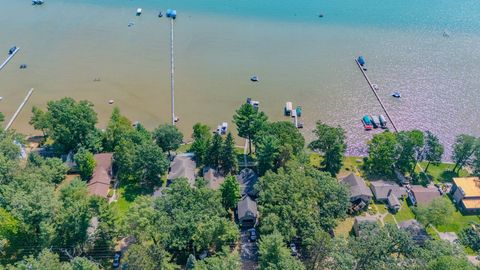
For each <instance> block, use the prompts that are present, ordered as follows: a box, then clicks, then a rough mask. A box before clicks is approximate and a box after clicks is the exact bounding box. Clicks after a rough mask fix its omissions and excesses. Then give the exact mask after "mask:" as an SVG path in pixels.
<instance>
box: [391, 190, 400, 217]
mask: <svg viewBox="0 0 480 270" xmlns="http://www.w3.org/2000/svg"><path fill="white" fill-rule="evenodd" d="M387 205H388V209H390V211H392V212H393V213H396V212H398V210H400V208H401V207H402V204H401V203H400V201H399V200H398V197H397V196H396V195H395V193H394V192H393V190H390V191H389V193H388V196H387Z"/></svg>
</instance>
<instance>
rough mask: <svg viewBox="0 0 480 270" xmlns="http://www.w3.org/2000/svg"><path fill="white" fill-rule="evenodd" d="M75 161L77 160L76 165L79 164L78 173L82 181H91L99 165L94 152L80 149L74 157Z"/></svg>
mask: <svg viewBox="0 0 480 270" xmlns="http://www.w3.org/2000/svg"><path fill="white" fill-rule="evenodd" d="M73 160H75V164H77V168H78V172H79V173H80V177H81V178H82V180H84V181H88V180H90V178H92V175H93V171H94V170H95V166H96V165H97V164H96V161H95V158H94V156H93V154H92V152H90V151H88V150H87V149H85V148H80V149H79V150H78V152H77V153H76V154H75V155H74V156H73Z"/></svg>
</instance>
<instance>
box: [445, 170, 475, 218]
mask: <svg viewBox="0 0 480 270" xmlns="http://www.w3.org/2000/svg"><path fill="white" fill-rule="evenodd" d="M452 194H453V199H454V201H455V203H456V204H457V205H458V207H459V208H460V210H461V211H462V212H464V213H467V214H478V213H480V178H479V177H464V178H453V188H452Z"/></svg>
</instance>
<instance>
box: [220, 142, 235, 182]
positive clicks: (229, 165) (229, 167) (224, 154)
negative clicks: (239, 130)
mask: <svg viewBox="0 0 480 270" xmlns="http://www.w3.org/2000/svg"><path fill="white" fill-rule="evenodd" d="M219 161H220V167H221V168H222V171H223V173H224V174H229V173H235V172H236V171H237V170H238V161H237V154H236V152H235V140H234V139H233V136H232V133H230V132H229V133H228V134H227V137H226V138H225V141H224V142H223V145H222V148H221V151H220V160H219Z"/></svg>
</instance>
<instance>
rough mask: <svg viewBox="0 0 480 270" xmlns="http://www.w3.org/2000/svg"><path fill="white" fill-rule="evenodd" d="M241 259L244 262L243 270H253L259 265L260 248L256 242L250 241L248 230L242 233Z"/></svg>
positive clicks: (243, 230)
mask: <svg viewBox="0 0 480 270" xmlns="http://www.w3.org/2000/svg"><path fill="white" fill-rule="evenodd" d="M240 247H241V250H240V259H241V261H242V270H253V269H255V267H256V265H257V260H258V248H257V243H256V242H250V241H248V233H247V230H245V229H242V231H241V232H240Z"/></svg>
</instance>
